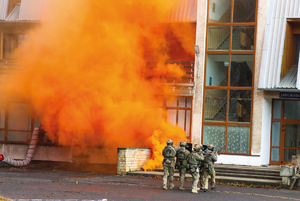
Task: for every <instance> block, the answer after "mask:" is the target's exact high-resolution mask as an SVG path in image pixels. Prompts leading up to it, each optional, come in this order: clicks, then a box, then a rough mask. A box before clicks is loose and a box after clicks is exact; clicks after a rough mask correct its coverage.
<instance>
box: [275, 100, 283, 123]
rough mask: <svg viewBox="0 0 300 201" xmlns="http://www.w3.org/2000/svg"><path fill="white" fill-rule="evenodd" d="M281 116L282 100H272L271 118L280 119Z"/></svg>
mask: <svg viewBox="0 0 300 201" xmlns="http://www.w3.org/2000/svg"><path fill="white" fill-rule="evenodd" d="M281 116H282V100H274V102H273V119H281Z"/></svg>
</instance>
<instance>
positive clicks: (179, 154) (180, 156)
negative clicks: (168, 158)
mask: <svg viewBox="0 0 300 201" xmlns="http://www.w3.org/2000/svg"><path fill="white" fill-rule="evenodd" d="M177 160H180V161H182V160H186V157H185V150H184V149H179V150H178V151H177Z"/></svg>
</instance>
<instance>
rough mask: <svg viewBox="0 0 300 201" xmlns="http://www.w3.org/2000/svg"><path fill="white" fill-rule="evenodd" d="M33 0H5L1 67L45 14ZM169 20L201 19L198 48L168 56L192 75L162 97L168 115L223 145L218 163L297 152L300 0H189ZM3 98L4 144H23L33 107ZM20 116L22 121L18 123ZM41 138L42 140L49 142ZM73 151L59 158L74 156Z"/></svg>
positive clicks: (282, 160)
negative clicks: (169, 96)
mask: <svg viewBox="0 0 300 201" xmlns="http://www.w3.org/2000/svg"><path fill="white" fill-rule="evenodd" d="M32 2H34V1H33V0H22V1H21V0H20V1H9V0H0V67H1V70H3V69H7V67H8V66H9V65H12V64H11V62H12V61H13V60H12V59H13V53H12V51H10V50H12V49H14V48H15V47H17V46H18V45H20V44H21V43H22V39H24V38H26V34H23V33H25V32H26V31H27V30H29V29H31V28H33V27H34V26H37V25H38V20H39V19H41V17H40V16H37V15H35V16H32V15H30V13H31V12H30V10H28V6H29V7H30V3H32ZM40 2H42V1H40ZM26 4H27V5H26ZM25 5H26V6H25ZM26 8H27V9H26ZM37 13H38V12H37ZM168 21H171V22H177V23H190V24H192V25H193V26H195V33H193V34H194V36H195V39H194V40H195V55H193V56H192V57H191V58H190V59H188V60H182V59H181V58H177V57H176V55H175V56H174V57H173V60H171V61H166V62H169V63H177V64H178V65H181V66H182V67H183V68H184V69H185V71H186V74H187V75H186V77H185V79H184V80H185V82H182V83H176V84H174V94H175V96H176V99H171V100H163V101H162V105H161V108H162V109H165V110H166V111H167V113H166V116H165V117H164V118H166V119H167V121H168V122H169V123H172V124H173V125H178V126H180V127H182V128H183V129H184V130H185V131H186V136H187V139H188V142H191V143H193V144H196V143H197V144H199V143H201V144H210V143H212V144H214V146H215V148H216V149H218V148H220V150H221V156H220V157H219V160H218V163H223V164H240V165H254V166H258V165H281V164H286V163H289V162H290V161H291V160H292V157H293V156H295V155H298V154H299V153H300V102H299V100H300V99H299V98H300V93H299V92H300V91H299V90H300V78H299V79H298V77H299V76H300V75H299V73H298V69H299V65H298V61H299V47H300V28H299V27H300V0H286V1H281V0H183V1H181V3H180V4H178V7H177V9H176V10H174V11H172V13H171V14H170V15H169V17H168ZM14 65H15V64H14ZM1 76H2V75H1ZM3 79H4V78H3ZM0 98H1V101H2V102H1V103H2V106H1V113H0V115H1V116H0V118H1V119H0V146H2V150H6V151H7V152H8V148H7V147H8V146H9V145H11V144H13V146H14V147H13V149H19V148H17V146H19V147H22V146H23V148H22V149H24V145H23V144H24V142H27V141H28V140H29V139H30V133H31V131H32V129H33V126H34V125H35V124H36V122H35V121H34V118H33V117H32V115H29V116H23V117H22V115H20V114H18V111H21V110H30V108H28V107H30V106H29V105H26V104H24V103H22V102H20V101H11V99H8V98H4V99H3V97H0ZM14 111H15V112H14ZM29 114H30V113H29ZM21 118H23V119H21ZM16 121H18V122H24V124H22V125H19V127H15V124H14V122H16ZM10 122H11V123H10ZM42 139H43V140H42V141H41V142H40V145H43V144H47V143H50V144H51V142H50V141H49V140H48V139H47V136H46V135H45V136H44V137H43V138H42ZM11 146H12V145H11ZM43 149H46V148H43ZM47 149H49V147H48V148H47ZM51 149H52V151H56V150H58V149H61V147H59V146H57V148H56V146H53V147H52V148H51ZM19 150H20V149H19ZM71 152H72V151H71V150H69V151H65V152H64V154H65V155H64V157H61V159H60V160H61V161H68V160H69V159H70V158H72V157H70V154H71ZM13 156H15V157H17V158H22V156H21V155H20V154H18V153H15V154H13ZM37 157H39V160H56V159H49V158H45V157H44V155H43V154H38V156H37Z"/></svg>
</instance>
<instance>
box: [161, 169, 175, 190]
mask: <svg viewBox="0 0 300 201" xmlns="http://www.w3.org/2000/svg"><path fill="white" fill-rule="evenodd" d="M174 169H175V168H174V167H173V166H170V165H164V177H163V186H167V182H168V176H169V182H170V184H173V180H174V177H173V175H174Z"/></svg>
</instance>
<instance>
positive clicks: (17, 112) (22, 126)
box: [8, 103, 31, 130]
mask: <svg viewBox="0 0 300 201" xmlns="http://www.w3.org/2000/svg"><path fill="white" fill-rule="evenodd" d="M8 129H11V130H31V112H30V107H29V105H28V104H25V103H10V104H9V107H8Z"/></svg>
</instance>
